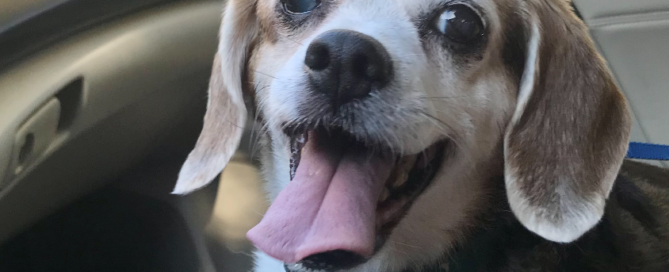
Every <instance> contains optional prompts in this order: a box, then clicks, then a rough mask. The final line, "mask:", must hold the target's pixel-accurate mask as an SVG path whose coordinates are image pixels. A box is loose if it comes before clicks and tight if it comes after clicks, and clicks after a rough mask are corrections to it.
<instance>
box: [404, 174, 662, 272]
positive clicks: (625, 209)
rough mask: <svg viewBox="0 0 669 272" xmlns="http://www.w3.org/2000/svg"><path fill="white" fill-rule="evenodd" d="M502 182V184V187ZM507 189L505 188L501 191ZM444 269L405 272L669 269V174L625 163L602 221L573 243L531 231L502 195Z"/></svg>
mask: <svg viewBox="0 0 669 272" xmlns="http://www.w3.org/2000/svg"><path fill="white" fill-rule="evenodd" d="M499 184H502V183H499ZM500 190H503V188H500ZM497 202H498V204H499V205H498V206H495V205H492V206H494V207H499V208H497V209H495V210H491V211H489V213H488V214H487V215H486V216H484V217H483V218H481V221H480V222H481V225H480V227H478V228H477V230H476V231H474V233H473V234H472V235H471V236H470V238H468V239H466V242H465V243H463V244H462V245H461V246H459V247H457V249H455V250H454V252H452V253H450V254H448V256H449V257H445V258H446V259H445V260H443V263H445V264H448V265H445V264H442V265H427V266H424V267H422V268H420V269H410V270H405V271H404V272H512V271H513V272H516V271H517V272H530V271H536V272H544V271H546V272H548V271H558V272H561V271H564V272H572V271H595V272H599V271H601V272H618V271H620V272H623V271H625V272H631V271H643V272H650V271H658V272H659V271H669V220H667V219H666V216H665V215H666V214H667V213H669V171H668V170H666V169H660V168H656V167H653V166H648V165H644V164H640V163H636V162H630V161H628V162H626V163H625V164H624V165H623V168H622V171H621V174H620V175H619V176H618V179H617V180H616V185H615V186H614V188H613V191H612V193H611V196H610V197H609V200H608V203H607V207H606V213H605V216H604V218H603V219H602V220H601V222H600V223H599V224H598V225H597V227H595V228H594V229H592V230H591V231H590V232H588V233H587V234H586V235H584V236H583V237H582V238H581V239H579V240H577V241H576V242H574V243H571V244H558V243H552V242H548V241H546V240H544V239H542V238H541V237H539V236H536V235H534V234H532V233H531V232H529V231H527V230H526V229H525V228H524V227H523V226H522V225H521V224H520V223H519V222H518V221H517V220H516V219H515V218H514V216H513V214H512V213H511V212H510V211H509V208H508V203H507V202H506V200H505V198H504V194H500V195H499V197H498V200H497Z"/></svg>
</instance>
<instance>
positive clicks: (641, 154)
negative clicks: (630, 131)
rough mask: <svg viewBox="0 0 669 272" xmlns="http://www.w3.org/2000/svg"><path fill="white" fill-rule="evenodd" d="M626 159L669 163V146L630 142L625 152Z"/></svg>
mask: <svg viewBox="0 0 669 272" xmlns="http://www.w3.org/2000/svg"><path fill="white" fill-rule="evenodd" d="M627 158H629V159H642V160H655V161H669V145H658V144H647V143H637V142H631V143H630V145H629V149H628V150H627Z"/></svg>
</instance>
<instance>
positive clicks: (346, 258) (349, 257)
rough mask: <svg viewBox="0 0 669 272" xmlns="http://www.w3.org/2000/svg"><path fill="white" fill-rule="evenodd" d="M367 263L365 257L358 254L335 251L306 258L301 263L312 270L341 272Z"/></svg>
mask: <svg viewBox="0 0 669 272" xmlns="http://www.w3.org/2000/svg"><path fill="white" fill-rule="evenodd" d="M365 261H366V259H365V258H364V257H362V256H360V255H358V254H356V253H353V252H350V251H345V250H334V251H328V252H323V253H318V254H314V255H311V256H309V257H306V258H304V259H303V260H302V261H300V264H301V265H302V266H303V267H305V268H307V269H310V270H316V271H323V270H324V271H339V270H347V269H351V268H353V267H356V266H358V265H360V264H362V263H364V262H365Z"/></svg>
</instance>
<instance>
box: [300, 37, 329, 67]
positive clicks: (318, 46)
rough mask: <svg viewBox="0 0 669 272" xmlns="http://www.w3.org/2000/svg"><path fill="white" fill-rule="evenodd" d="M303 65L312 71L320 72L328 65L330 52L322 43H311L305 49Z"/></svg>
mask: <svg viewBox="0 0 669 272" xmlns="http://www.w3.org/2000/svg"><path fill="white" fill-rule="evenodd" d="M304 64H305V65H307V67H309V69H311V70H313V71H321V70H323V69H325V68H327V67H328V65H329V64H330V50H329V49H328V47H327V45H325V44H322V43H312V44H311V45H310V46H309V48H308V49H307V55H306V57H305V59H304Z"/></svg>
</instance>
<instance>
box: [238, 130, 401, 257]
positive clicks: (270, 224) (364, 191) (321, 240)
mask: <svg viewBox="0 0 669 272" xmlns="http://www.w3.org/2000/svg"><path fill="white" fill-rule="evenodd" d="M315 142H316V141H315V140H310V141H308V142H307V144H306V146H305V147H304V149H303V150H302V158H301V161H300V164H299V167H298V168H297V171H296V173H295V177H294V179H293V180H292V181H291V182H290V183H289V184H288V186H287V187H286V188H285V189H284V190H283V191H282V192H281V193H280V194H279V196H278V197H277V198H276V200H275V201H274V202H273V203H272V205H271V206H270V208H269V210H268V211H267V213H266V214H265V217H264V218H263V219H262V221H261V222H260V224H258V225H257V226H255V227H254V228H253V229H251V230H250V231H249V232H248V234H247V236H248V238H249V239H250V240H251V242H253V244H254V245H255V246H256V247H258V249H260V250H262V251H263V252H265V253H267V254H268V255H270V256H272V257H274V258H276V259H278V260H281V261H283V262H285V263H296V262H298V261H300V260H302V259H304V258H305V257H308V256H310V255H313V254H317V253H323V252H327V251H332V250H345V251H349V252H353V253H357V254H359V255H361V256H363V257H369V256H371V255H372V254H373V253H374V242H375V236H376V225H375V224H376V223H375V221H376V218H375V215H376V204H377V203H376V202H377V200H378V198H379V196H380V194H381V192H382V189H383V188H384V184H385V182H386V180H387V179H388V176H389V175H390V170H391V168H392V165H391V162H390V161H389V160H387V159H384V158H381V157H378V156H371V157H370V155H369V154H368V153H366V152H362V151H360V150H359V149H355V148H349V147H342V146H336V145H333V146H329V147H324V146H318V145H317V144H316V143H315Z"/></svg>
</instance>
